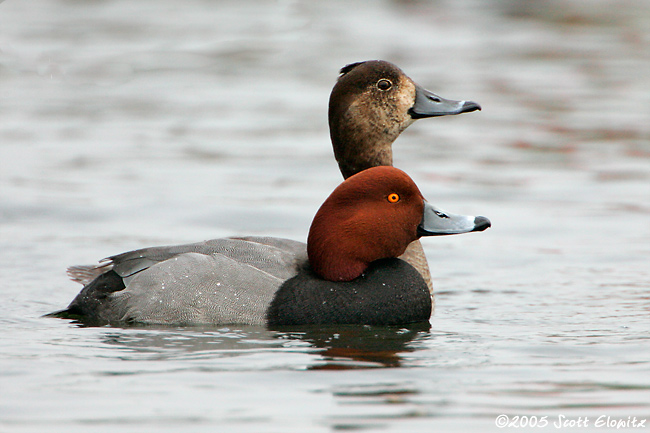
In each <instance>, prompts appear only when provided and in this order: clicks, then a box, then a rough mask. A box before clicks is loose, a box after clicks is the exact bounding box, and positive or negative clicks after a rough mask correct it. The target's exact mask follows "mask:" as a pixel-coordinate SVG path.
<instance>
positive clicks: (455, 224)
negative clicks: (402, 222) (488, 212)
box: [418, 201, 492, 236]
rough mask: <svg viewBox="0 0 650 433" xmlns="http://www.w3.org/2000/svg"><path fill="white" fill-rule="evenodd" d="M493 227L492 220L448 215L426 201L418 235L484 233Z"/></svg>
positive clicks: (480, 217)
mask: <svg viewBox="0 0 650 433" xmlns="http://www.w3.org/2000/svg"><path fill="white" fill-rule="evenodd" d="M491 225H492V223H490V220H489V219H487V218H485V217H483V216H469V215H455V214H451V213H447V212H444V211H443V210H441V209H438V208H437V207H435V206H433V205H431V204H429V203H428V202H427V201H425V202H424V212H423V214H422V221H421V222H420V225H419V226H418V235H419V236H443V235H457V234H461V233H469V232H482V231H483V230H485V229H487V228H489V227H490V226H491Z"/></svg>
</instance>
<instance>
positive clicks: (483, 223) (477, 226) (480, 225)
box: [472, 216, 492, 232]
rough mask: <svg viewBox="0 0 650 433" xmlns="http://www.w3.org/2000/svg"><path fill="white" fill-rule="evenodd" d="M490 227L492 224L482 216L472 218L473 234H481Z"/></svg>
mask: <svg viewBox="0 0 650 433" xmlns="http://www.w3.org/2000/svg"><path fill="white" fill-rule="evenodd" d="M490 227H492V223H491V222H490V220H489V219H487V218H485V217H484V216H477V217H475V218H474V230H472V231H473V232H482V231H483V230H485V229H488V228H490Z"/></svg>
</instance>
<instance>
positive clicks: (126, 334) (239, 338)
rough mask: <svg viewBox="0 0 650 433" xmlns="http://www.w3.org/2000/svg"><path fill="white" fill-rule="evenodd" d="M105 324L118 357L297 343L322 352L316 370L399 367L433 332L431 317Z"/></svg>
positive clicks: (216, 354) (217, 352)
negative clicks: (275, 323) (373, 321)
mask: <svg viewBox="0 0 650 433" xmlns="http://www.w3.org/2000/svg"><path fill="white" fill-rule="evenodd" d="M77 325H78V326H84V327H87V326H88V325H85V324H77ZM102 329H105V330H106V332H105V333H102V335H101V342H102V344H106V345H109V346H111V347H116V346H117V347H118V348H121V349H124V350H125V351H126V353H122V354H121V356H120V358H122V359H127V360H143V359H145V360H162V359H188V358H189V359H198V358H225V357H237V356H244V355H250V354H253V353H260V352H263V351H267V350H273V349H276V350H286V349H287V348H293V349H294V350H297V351H298V352H300V353H308V354H318V358H314V359H313V361H312V362H310V363H308V367H307V368H308V369H312V370H347V369H358V368H370V367H400V366H401V360H402V358H401V356H400V354H401V353H406V352H411V351H413V350H415V348H414V347H413V345H412V343H413V342H414V341H417V340H422V339H425V338H427V336H429V335H430V332H429V329H430V324H429V323H421V324H413V325H410V326H407V327H379V326H360V325H325V326H320V325H319V326H316V325H309V326H301V327H295V326H294V327H291V328H290V329H289V328H286V327H285V328H277V329H275V330H268V329H266V328H264V327H261V326H235V327H232V326H231V327H222V328H214V327H192V328H183V327H173V328H172V327H169V328H165V327H152V326H137V327H124V328H118V327H107V328H102ZM302 366H303V367H304V364H302Z"/></svg>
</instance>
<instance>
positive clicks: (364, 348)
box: [280, 322, 431, 370]
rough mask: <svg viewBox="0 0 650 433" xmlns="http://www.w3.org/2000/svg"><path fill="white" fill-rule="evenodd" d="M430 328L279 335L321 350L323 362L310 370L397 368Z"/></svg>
mask: <svg viewBox="0 0 650 433" xmlns="http://www.w3.org/2000/svg"><path fill="white" fill-rule="evenodd" d="M430 327H431V326H430V325H429V323H428V322H427V323H419V324H413V325H410V326H408V327H378V326H360V325H343V326H342V325H329V326H311V327H309V328H305V329H303V330H301V331H285V332H283V333H282V334H280V336H281V337H282V338H290V339H300V340H301V341H307V342H309V343H310V344H312V345H313V346H314V347H317V348H321V349H323V350H322V351H321V352H320V355H321V357H322V360H323V361H325V362H324V364H323V363H319V364H317V365H314V366H312V367H310V369H313V370H345V369H352V368H368V367H369V366H376V367H399V366H400V365H401V357H400V353H402V352H410V351H412V350H414V349H413V348H411V347H410V346H409V343H411V342H413V341H415V340H416V339H421V338H424V337H425V336H426V335H428V333H429V329H430ZM369 364H370V365H369Z"/></svg>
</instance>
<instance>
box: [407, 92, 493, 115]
mask: <svg viewBox="0 0 650 433" xmlns="http://www.w3.org/2000/svg"><path fill="white" fill-rule="evenodd" d="M480 109H481V106H480V105H478V104H477V103H476V102H473V101H452V100H451V99H444V98H441V97H440V96H438V95H436V94H435V93H432V92H429V91H428V90H427V89H425V88H423V87H420V86H418V85H417V84H416V85H415V104H413V106H412V107H411V108H410V110H409V114H410V115H411V117H412V118H413V119H423V118H425V117H437V116H449V115H452V114H460V113H469V112H471V111H476V110H480Z"/></svg>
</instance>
